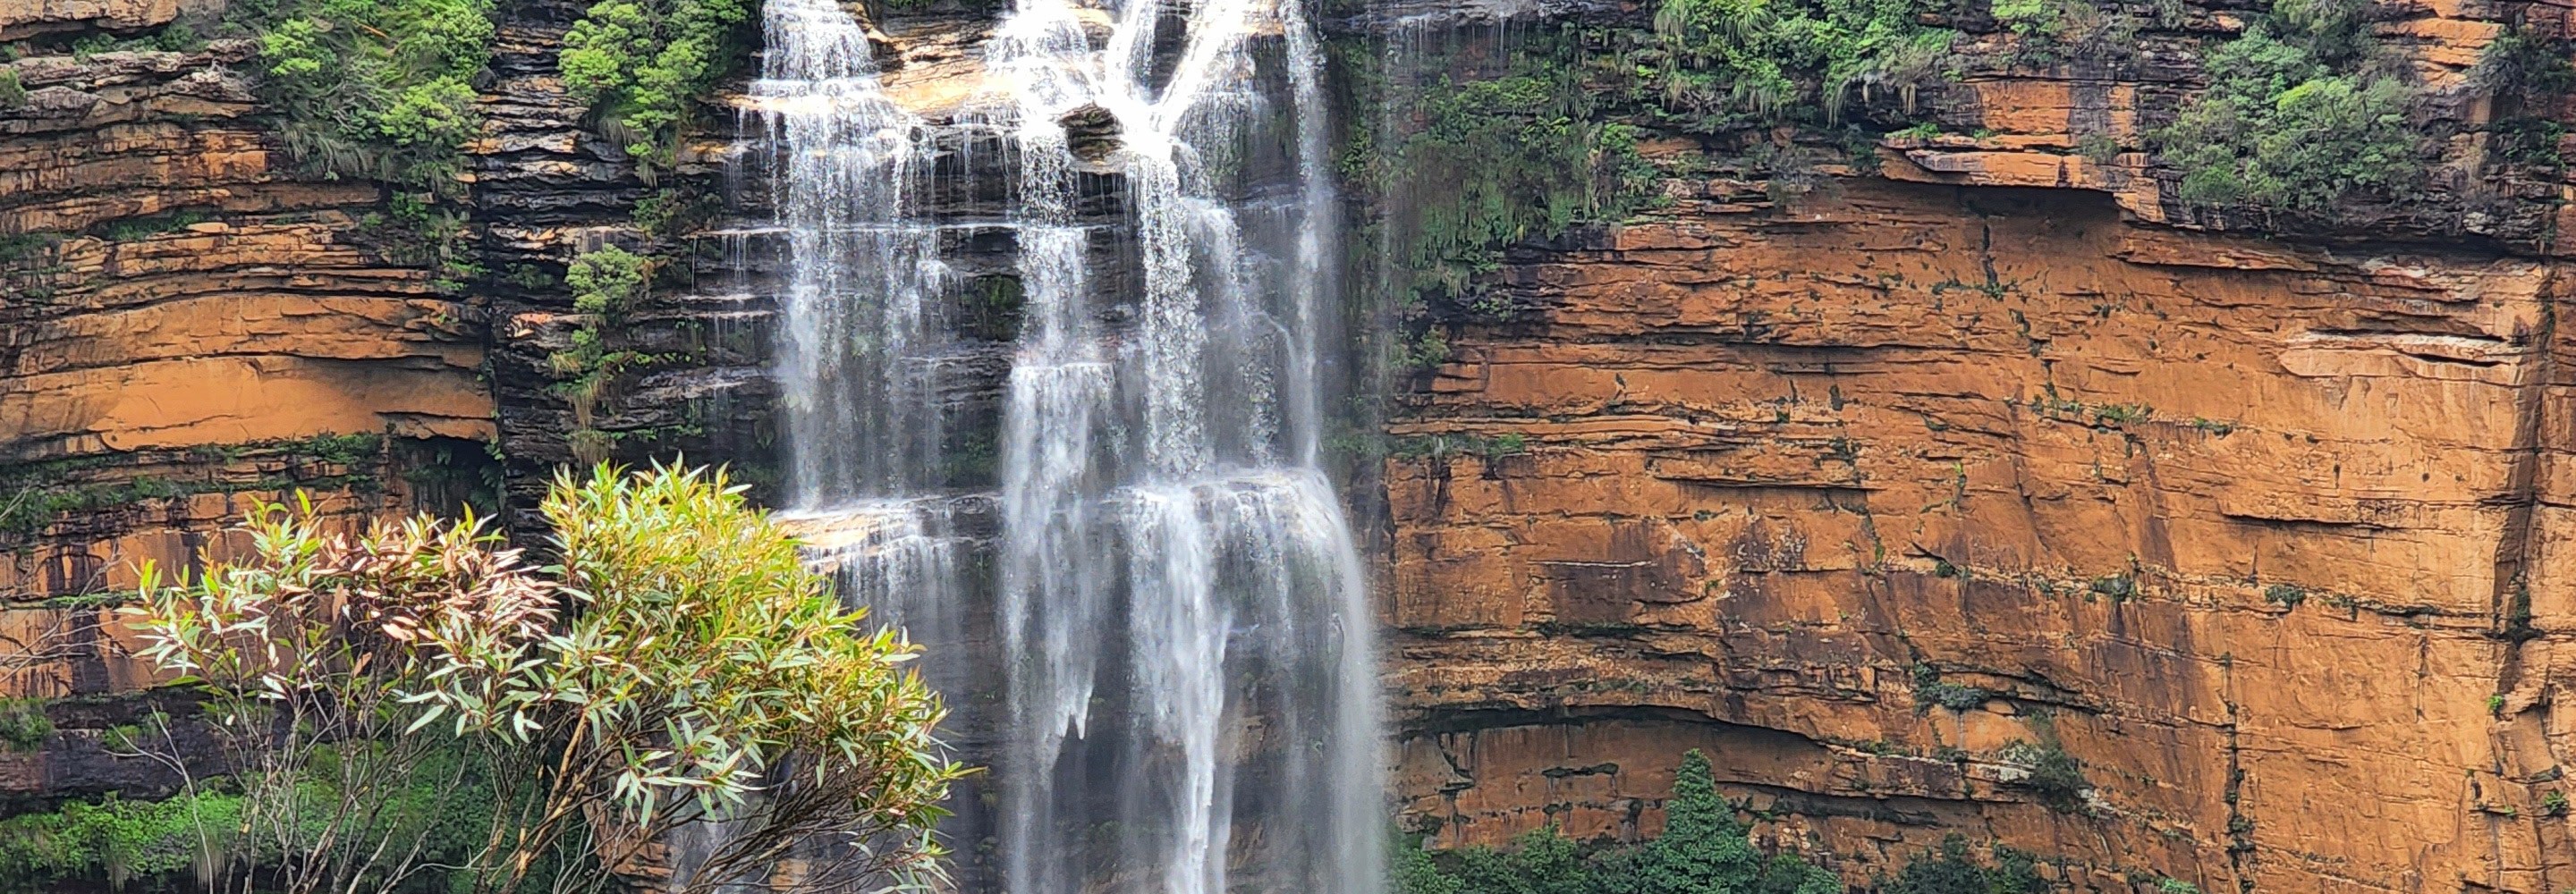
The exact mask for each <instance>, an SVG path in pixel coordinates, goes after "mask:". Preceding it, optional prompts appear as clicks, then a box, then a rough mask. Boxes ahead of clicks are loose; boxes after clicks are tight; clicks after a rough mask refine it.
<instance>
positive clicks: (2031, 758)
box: [1999, 741, 2093, 813]
mask: <svg viewBox="0 0 2576 894" xmlns="http://www.w3.org/2000/svg"><path fill="white" fill-rule="evenodd" d="M1999 756H2000V757H2002V758H2003V760H2004V762H2006V763H2009V764H2012V765H2014V766H2017V767H2020V768H2021V769H2022V770H2023V771H2025V772H2026V773H2027V774H2028V775H2026V776H2024V777H2022V778H2021V779H2019V780H2017V781H2015V782H2012V783H2010V785H2012V786H2013V787H2015V788H2020V789H2023V790H2026V791H2029V792H2030V793H2032V794H2034V795H2036V796H2038V798H2039V802H2040V803H2041V804H2045V805H2048V809H2050V810H2055V811H2057V812H2059V813H2082V812H2084V809H2085V808H2084V802H2085V794H2086V793H2087V792H2090V791H2092V790H2093V782H2092V780H2089V779H2086V778H2084V764H2083V763H2082V762H2081V761H2077V760H2076V759H2075V756H2074V755H2071V754H2067V753H2066V749H2065V748H2062V747H2059V746H2058V745H2057V744H2056V743H2055V742H2043V743H2040V744H2033V743H2030V742H2018V741H2017V742H2013V743H2011V744H2008V745H2005V746H2004V747H2003V751H2002V753H2001V754H2000V755H1999Z"/></svg>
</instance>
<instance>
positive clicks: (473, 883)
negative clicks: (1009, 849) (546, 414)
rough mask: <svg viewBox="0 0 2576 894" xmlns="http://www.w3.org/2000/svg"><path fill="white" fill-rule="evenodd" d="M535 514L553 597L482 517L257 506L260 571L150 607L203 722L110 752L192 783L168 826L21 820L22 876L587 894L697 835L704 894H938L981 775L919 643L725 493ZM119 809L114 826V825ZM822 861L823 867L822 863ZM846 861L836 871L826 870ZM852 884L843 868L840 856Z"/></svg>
mask: <svg viewBox="0 0 2576 894" xmlns="http://www.w3.org/2000/svg"><path fill="white" fill-rule="evenodd" d="M543 511H544V513H545V515H546V517H547V519H548V521H549V522H551V523H552V525H553V526H554V527H555V529H556V531H557V535H556V543H555V547H556V551H557V553H558V554H559V556H560V559H561V564H559V565H556V566H552V567H548V568H543V569H535V568H529V567H526V566H524V565H522V564H521V563H520V561H519V557H518V553H517V552H516V551H515V550H508V549H500V548H498V544H497V543H496V538H495V537H494V536H493V535H491V534H489V533H487V532H486V531H485V530H484V529H483V528H482V526H480V525H479V524H476V523H474V522H473V521H472V520H470V519H469V520H468V521H466V522H463V523H454V524H450V523H443V522H438V521H435V520H432V519H429V518H426V517H422V518H415V519H412V520H409V521H407V522H404V523H402V524H400V525H394V526H380V527H377V528H374V529H371V530H369V531H368V532H366V533H364V534H362V535H355V536H352V535H348V534H342V533H334V532H332V531H331V530H329V529H327V528H326V527H325V526H324V525H323V523H322V521H321V520H320V519H319V518H317V517H316V516H314V515H313V514H312V513H311V511H310V508H309V506H301V505H299V506H298V507H295V508H287V507H278V506H267V507H262V508H261V509H260V510H259V511H258V512H257V513H255V515H254V517H253V518H252V520H251V521H250V523H249V524H248V526H247V528H248V532H249V534H250V541H251V546H252V552H251V554H250V556H249V557H248V558H244V559H240V560H236V561H227V562H215V563H212V564H211V566H210V567H209V568H208V570H207V571H206V572H205V573H204V574H202V575H195V576H185V577H183V578H181V579H180V580H178V581H176V582H175V583H170V584H164V583H163V582H161V581H160V580H159V579H158V578H157V576H156V575H155V574H154V573H153V572H151V571H149V570H147V571H146V573H145V579H144V582H143V586H142V588H141V592H140V594H139V604H138V605H137V607H135V608H132V609H129V610H128V612H129V613H130V615H131V616H132V623H133V626H134V627H135V628H136V629H137V630H138V631H139V632H140V633H141V635H142V637H143V639H144V641H145V644H146V647H145V649H144V650H143V654H144V656H145V657H147V658H149V659H150V660H152V661H154V662H156V663H157V664H159V665H160V666H162V667H164V668H166V669H169V670H171V671H174V672H178V673H180V674H183V675H184V676H183V677H182V679H181V683H182V685H185V686H187V687H190V688H192V689H194V690H195V691H196V692H197V693H198V694H199V695H200V704H201V705H202V707H203V716H202V717H201V718H196V719H188V718H178V719H174V718H171V717H166V716H159V715H156V716H154V717H153V718H152V722H151V724H150V726H149V727H147V728H140V729H136V730H133V731H131V732H128V733H125V734H122V735H120V736H117V737H115V738H118V739H121V740H122V741H123V742H124V743H126V744H127V745H130V746H131V749H132V753H133V755H134V756H135V757H138V758H148V759H154V760H159V761H161V762H163V763H164V764H165V765H168V766H170V767H172V768H173V769H184V768H185V767H186V766H188V764H186V763H185V762H183V761H181V760H180V758H181V757H182V756H183V755H195V754H197V753H199V752H202V751H203V750H204V746H203V745H190V746H188V747H181V745H180V740H181V739H183V738H190V737H194V736H197V735H205V736H211V737H212V740H213V743H214V751H215V752H216V753H215V755H214V756H215V758H216V765H219V766H224V767H228V768H230V770H231V772H229V773H227V774H225V775H223V776H220V777H216V778H208V779H192V780H191V782H190V784H189V786H188V789H187V791H186V792H185V793H184V794H183V796H182V797H181V798H179V799H176V800H174V801H170V802H165V803H162V804H158V805H154V806H149V807H127V806H121V805H115V804H110V805H98V806H95V807H91V806H76V808H66V810H65V811H64V812H62V813H59V814H43V815H38V816H35V817H30V818H25V819H23V820H13V821H11V822H12V823H16V824H18V825H17V826H16V827H14V828H15V829H16V831H19V832H22V833H26V834H22V835H19V836H16V838H17V839H18V840H20V841H22V842H23V843H24V844H25V846H23V847H16V846H13V847H11V848H0V867H6V866H17V867H20V868H21V869H22V870H23V872H24V874H25V875H26V876H27V877H30V878H47V877H67V878H81V877H96V876H98V875H101V874H104V875H108V876H118V875H130V874H134V873H137V872H141V873H146V874H152V873H172V872H176V871H178V870H179V869H180V868H182V867H185V868H188V869H190V870H192V871H193V872H195V873H196V874H197V875H198V876H199V877H200V879H201V881H202V882H203V883H204V885H205V886H206V887H207V888H208V889H209V890H210V891H218V892H229V891H251V890H258V891H278V892H290V894H298V892H316V891H324V890H332V891H346V890H388V891H391V890H414V889H422V888H424V887H444V888H447V889H450V890H458V891H465V890H470V891H477V892H515V891H529V890H548V891H586V890H599V889H601V888H602V887H603V886H606V885H608V884H610V882H611V880H612V878H613V877H614V875H615V874H616V873H617V872H618V871H619V870H621V869H622V868H625V867H628V866H630V865H631V864H632V862H633V860H634V859H636V858H637V857H639V856H640V855H642V854H643V853H645V849H646V848H648V847H650V846H652V845H654V844H656V843H658V842H662V841H665V840H668V838H669V837H670V836H671V835H672V834H674V833H675V832H679V831H681V830H684V829H699V830H702V831H701V832H700V833H698V834H701V835H703V836H706V840H708V841H709V842H710V844H709V852H708V853H707V854H706V855H705V856H704V857H702V858H701V859H700V860H698V861H696V862H695V866H696V870H697V871H696V874H694V875H692V876H689V877H686V878H683V879H680V880H679V883H680V884H679V888H680V890H684V891H704V890H713V889H715V888H717V887H719V886H726V885H733V884H755V885H756V884H760V883H765V882H767V881H769V880H768V879H767V878H766V873H760V872H754V871H753V870H756V869H759V868H762V867H767V866H770V865H774V864H775V863H776V862H777V861H778V860H779V859H780V858H781V857H782V856H783V855H785V854H787V853H788V852H790V851H791V850H794V851H798V853H799V854H800V856H804V857H808V858H810V859H813V862H810V863H809V864H808V869H809V871H808V872H807V873H805V874H804V875H802V876H800V877H799V878H797V879H795V880H794V883H795V884H799V885H805V886H814V887H833V888H839V887H846V886H849V885H852V884H857V883H859V882H860V881H861V880H864V879H868V878H882V877H883V876H884V875H885V874H887V873H918V872H922V871H925V870H935V866H936V864H935V862H934V860H935V857H936V856H937V854H938V849H937V848H936V846H935V845H934V844H933V842H932V841H931V840H930V839H929V837H928V836H929V830H930V829H931V827H932V826H933V825H934V824H935V823H936V822H937V820H938V819H939V818H940V816H941V809H940V808H939V806H938V804H939V802H940V801H941V800H942V799H944V798H945V797H946V792H947V787H948V784H949V782H950V781H951V780H953V779H955V778H956V777H957V775H958V774H959V772H960V771H959V770H958V769H957V768H955V767H954V766H953V765H951V764H949V763H948V762H947V761H945V760H944V759H942V758H940V757H938V756H937V746H936V743H935V742H934V741H933V740H932V739H931V738H930V736H931V729H932V727H933V725H934V724H935V723H936V722H937V721H938V720H939V718H940V717H941V715H942V713H943V712H942V710H941V708H940V705H939V702H938V700H937V698H936V697H935V696H934V695H932V694H931V693H930V692H929V691H928V690H927V689H926V688H925V687H924V686H923V685H922V684H921V682H920V681H919V680H918V678H917V677H915V676H914V675H912V674H909V673H905V672H902V671H901V670H900V663H901V662H903V661H906V660H908V659H910V658H911V657H913V654H914V653H913V652H912V650H911V647H910V646H909V645H908V644H906V643H905V642H903V641H902V640H901V639H900V638H898V637H897V636H896V635H895V634H893V633H890V632H883V631H880V632H875V633H868V632H865V631H863V630H862V629H861V628H860V624H861V622H862V620H863V615H862V614H861V613H859V612H854V611H850V610H847V609H844V608H843V607H842V606H841V605H840V603H839V602H838V601H837V600H836V599H835V598H834V597H833V596H832V594H831V593H830V592H829V589H828V587H827V586H826V585H825V583H824V581H823V579H822V578H820V577H818V576H816V575H815V574H814V573H813V572H812V571H810V570H808V569H807V568H806V567H805V566H804V564H803V563H802V561H801V560H800V557H799V555H798V553H797V550H796V546H795V544H794V542H793V541H792V540H790V539H789V538H788V537H786V536H785V535H784V534H782V533H780V532H779V531H778V530H777V529H775V528H774V527H772V526H771V525H770V523H769V521H768V520H767V518H766V517H765V516H763V515H761V514H760V513H758V512H756V511H753V510H751V509H749V508H747V507H746V506H745V504H744V502H743V500H742V497H741V494H740V488H738V487H734V486H732V485H730V484H728V483H727V482H726V481H725V480H724V478H723V476H722V474H721V473H715V474H712V475H711V474H707V473H702V472H691V471H679V470H671V469H660V468H656V469H654V470H652V471H650V472H647V473H643V474H639V475H633V476H628V475H625V474H621V473H619V472H617V471H614V470H612V469H609V468H607V467H601V468H600V469H598V470H597V471H596V472H595V473H594V474H592V475H590V476H588V477H587V478H586V479H584V480H575V479H574V478H572V477H571V476H569V475H566V476H564V477H561V478H559V479H558V480H557V481H556V483H555V485H554V488H553V491H552V493H551V494H550V495H549V497H548V498H547V500H546V502H545V504H544V506H543ZM100 811H105V812H103V813H102V812H100ZM816 845H823V846H824V847H823V848H822V849H821V850H815V849H814V846H816ZM832 845H838V846H832ZM835 856H837V857H838V859H834V857H835Z"/></svg>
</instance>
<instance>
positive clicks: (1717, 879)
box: [1392, 750, 1843, 894]
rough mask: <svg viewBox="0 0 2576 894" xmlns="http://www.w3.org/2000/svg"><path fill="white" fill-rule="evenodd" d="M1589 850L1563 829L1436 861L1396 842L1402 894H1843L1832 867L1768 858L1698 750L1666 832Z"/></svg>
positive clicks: (1676, 785) (1687, 759)
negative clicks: (1628, 843) (1637, 844)
mask: <svg viewBox="0 0 2576 894" xmlns="http://www.w3.org/2000/svg"><path fill="white" fill-rule="evenodd" d="M1585 851H1586V849H1585V848H1584V847H1583V846H1581V845H1578V844H1576V843H1575V842H1574V841H1572V840H1570V839H1568V838H1566V837H1565V836H1564V835H1563V834H1560V833H1559V832H1558V831H1557V829H1556V827H1555V826H1548V827H1546V828H1542V829H1538V830H1535V831H1532V832H1529V833H1527V834H1524V835H1522V836H1520V837H1519V838H1517V839H1514V841H1513V846H1512V848H1511V849H1510V850H1504V851H1497V850H1494V849H1492V848H1484V847H1471V848H1465V849H1461V850H1459V851H1456V852H1452V853H1448V854H1443V855H1439V857H1436V858H1435V857H1434V856H1433V855H1431V854H1428V853H1425V852H1424V851H1423V850H1422V849H1421V848H1420V847H1419V846H1407V845H1406V844H1404V843H1399V845H1398V846H1397V847H1396V848H1395V851H1394V853H1395V858H1394V866H1393V867H1392V870H1393V871H1392V881H1393V882H1394V890H1395V892H1396V894H1841V892H1842V890H1843V887H1842V883H1841V881H1840V880H1839V879H1836V878H1835V877H1834V875H1833V873H1830V872H1826V871H1825V870H1822V869H1818V868H1816V867H1815V866H1814V865H1811V864H1809V863H1808V862H1807V861H1806V860H1805V859H1804V858H1801V857H1799V856H1797V855H1795V854H1779V855H1773V856H1765V855H1764V854H1763V853H1762V852H1761V851H1760V850H1759V849H1757V848H1755V847H1754V846H1753V841H1752V838H1751V837H1750V835H1749V832H1748V830H1747V829H1746V828H1745V826H1744V824H1743V823H1742V822H1740V821H1738V820H1737V819H1736V818H1735V805H1733V804H1730V803H1728V802H1727V800H1726V799H1725V797H1723V796H1721V795H1719V794H1718V791H1717V780H1716V778H1715V776H1714V774H1712V773H1711V772H1710V770H1709V764H1708V759H1707V758H1706V757H1705V756H1703V755H1701V754H1700V753H1699V752H1698V751H1696V750H1693V751H1691V752H1689V753H1687V754H1684V755H1683V756H1682V764H1681V768H1680V769H1679V770H1677V771H1675V772H1674V774H1673V792H1672V797H1670V798H1667V799H1665V801H1664V832H1663V834H1662V835H1661V836H1658V837H1657V838H1655V840H1653V841H1651V842H1647V843H1646V844H1645V845H1643V846H1641V847H1636V848H1610V849H1600V850H1595V851H1593V852H1591V853H1586V852H1585Z"/></svg>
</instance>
